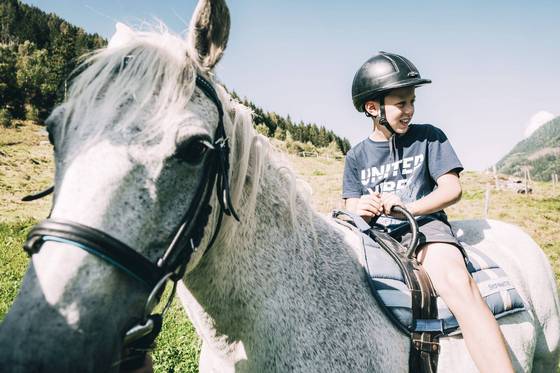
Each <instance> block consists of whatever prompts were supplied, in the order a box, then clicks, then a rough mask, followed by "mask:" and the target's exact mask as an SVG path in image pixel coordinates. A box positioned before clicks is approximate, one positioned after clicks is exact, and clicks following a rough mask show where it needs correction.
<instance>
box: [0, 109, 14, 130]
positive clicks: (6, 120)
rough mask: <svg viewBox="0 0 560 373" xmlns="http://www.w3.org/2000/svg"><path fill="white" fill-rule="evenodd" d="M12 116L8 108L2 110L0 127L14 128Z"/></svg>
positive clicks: (0, 112)
mask: <svg viewBox="0 0 560 373" xmlns="http://www.w3.org/2000/svg"><path fill="white" fill-rule="evenodd" d="M12 119H13V118H12V114H10V111H9V110H8V109H6V108H2V109H0V126H2V127H5V128H8V127H11V126H12Z"/></svg>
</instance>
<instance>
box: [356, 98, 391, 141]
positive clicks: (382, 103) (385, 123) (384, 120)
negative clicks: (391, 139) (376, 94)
mask: <svg viewBox="0 0 560 373" xmlns="http://www.w3.org/2000/svg"><path fill="white" fill-rule="evenodd" d="M379 104H380V108H379V124H381V125H383V126H385V128H387V130H389V133H390V134H391V136H393V135H396V134H397V133H396V132H395V130H394V129H393V127H391V125H390V124H389V121H388V120H387V117H386V114H385V96H381V97H380V98H379ZM364 112H365V114H366V117H371V116H372V115H371V114H370V113H369V112H368V111H367V110H366V109H365V108H364ZM374 118H376V117H374Z"/></svg>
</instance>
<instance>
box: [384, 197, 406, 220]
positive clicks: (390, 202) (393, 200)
mask: <svg viewBox="0 0 560 373" xmlns="http://www.w3.org/2000/svg"><path fill="white" fill-rule="evenodd" d="M381 204H382V205H383V213H384V214H385V215H388V216H389V215H392V216H395V217H399V218H400V217H402V215H401V214H398V213H391V209H392V208H393V206H396V205H399V206H403V207H404V204H403V203H402V201H401V199H400V197H399V196H397V195H396V194H395V193H384V194H382V195H381Z"/></svg>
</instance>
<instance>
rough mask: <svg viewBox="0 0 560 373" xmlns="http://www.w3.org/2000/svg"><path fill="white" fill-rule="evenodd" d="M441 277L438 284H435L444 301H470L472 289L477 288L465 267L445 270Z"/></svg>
mask: <svg viewBox="0 0 560 373" xmlns="http://www.w3.org/2000/svg"><path fill="white" fill-rule="evenodd" d="M441 277H442V279H441V280H440V283H439V284H438V285H439V286H436V290H437V291H438V293H439V295H441V296H442V298H443V299H444V300H445V301H446V302H448V300H449V301H451V300H454V301H458V302H462V301H464V302H470V301H471V299H472V296H473V294H474V293H473V291H474V290H477V287H476V283H475V282H474V280H473V278H472V277H471V276H470V275H469V273H468V272H467V270H466V269H465V270H458V271H446V272H445V273H444V274H443V276H441ZM434 286H435V285H434Z"/></svg>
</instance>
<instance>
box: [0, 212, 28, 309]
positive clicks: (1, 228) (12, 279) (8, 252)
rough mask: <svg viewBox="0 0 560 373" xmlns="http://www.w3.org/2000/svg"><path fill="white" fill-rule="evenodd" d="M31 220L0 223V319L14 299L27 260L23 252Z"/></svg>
mask: <svg viewBox="0 0 560 373" xmlns="http://www.w3.org/2000/svg"><path fill="white" fill-rule="evenodd" d="M34 224H35V221H33V220H26V221H20V222H15V223H0V319H3V318H4V316H5V315H6V313H7V312H8V308H9V306H10V305H11V304H12V302H13V300H14V298H15V297H16V295H17V293H18V290H19V286H20V284H21V280H22V278H23V275H24V273H25V270H26V269H27V263H28V262H29V259H28V258H27V254H26V253H25V252H24V251H23V249H22V245H23V241H25V236H26V235H27V231H28V230H29V228H31V226H32V225H34Z"/></svg>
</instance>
